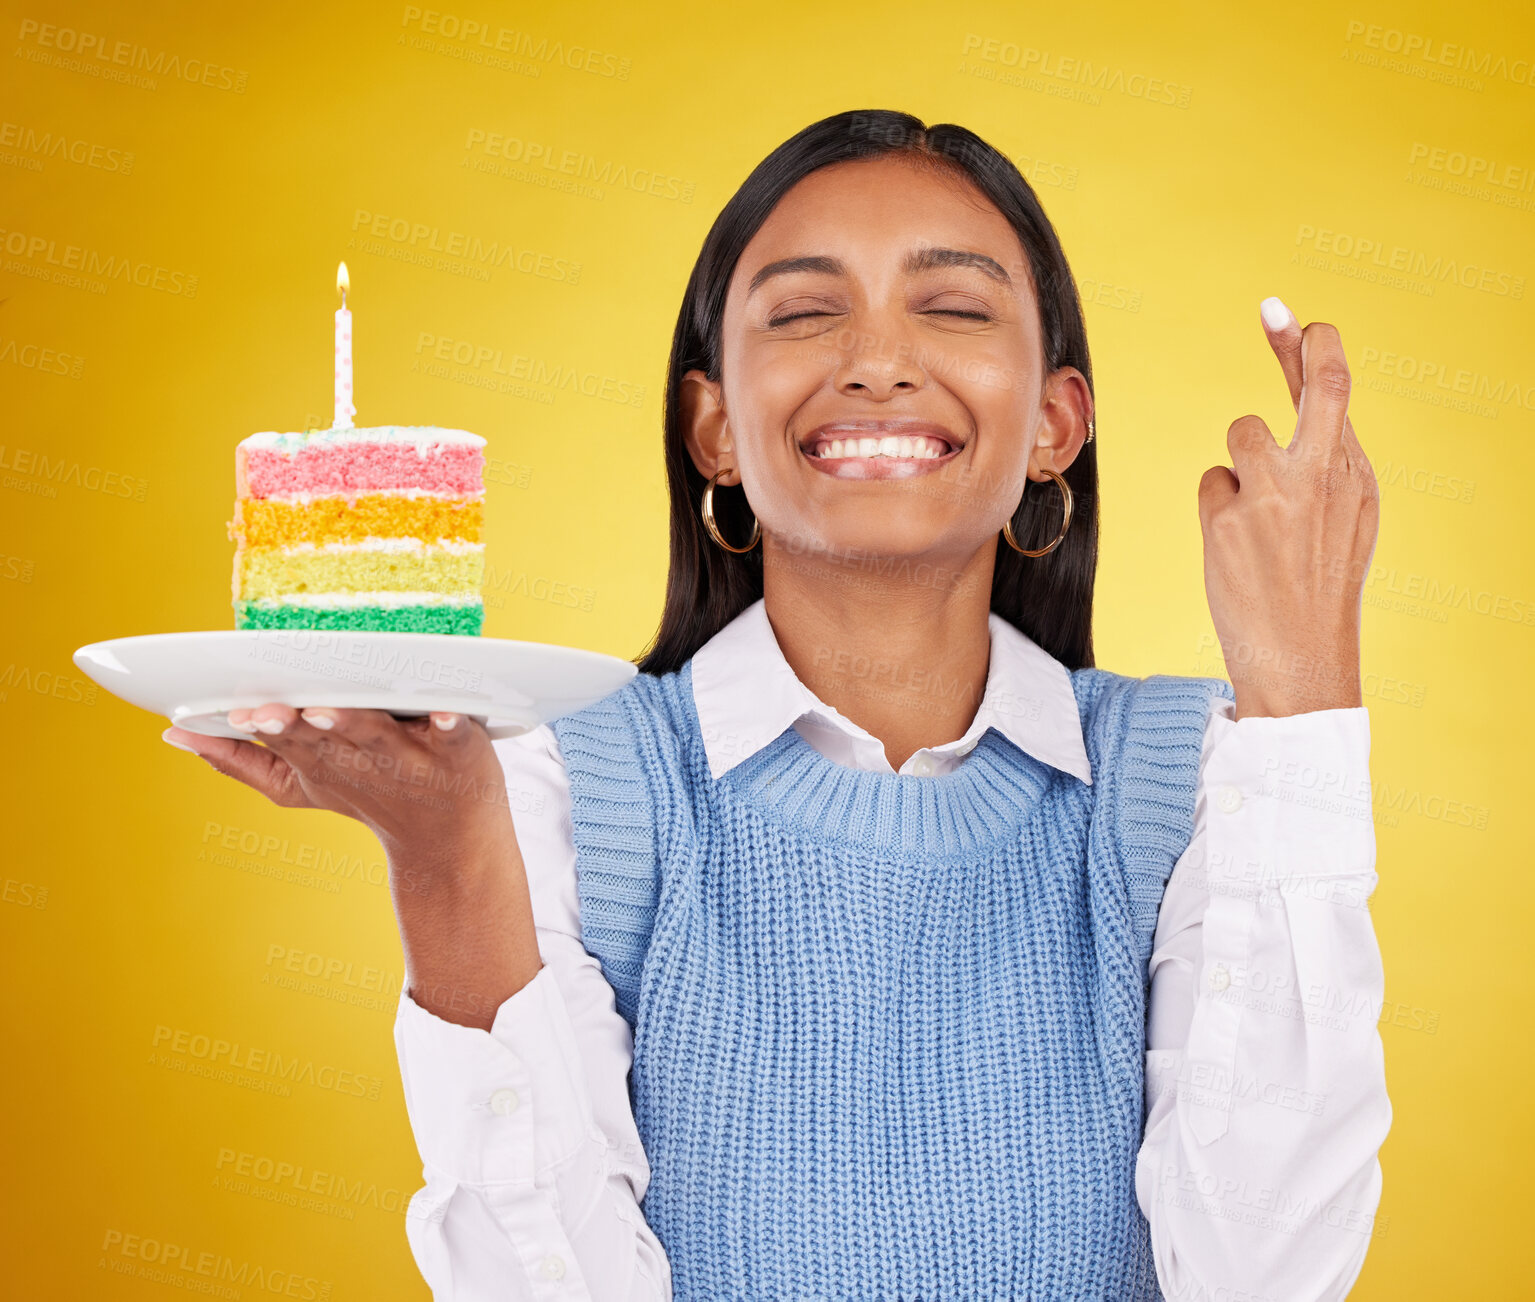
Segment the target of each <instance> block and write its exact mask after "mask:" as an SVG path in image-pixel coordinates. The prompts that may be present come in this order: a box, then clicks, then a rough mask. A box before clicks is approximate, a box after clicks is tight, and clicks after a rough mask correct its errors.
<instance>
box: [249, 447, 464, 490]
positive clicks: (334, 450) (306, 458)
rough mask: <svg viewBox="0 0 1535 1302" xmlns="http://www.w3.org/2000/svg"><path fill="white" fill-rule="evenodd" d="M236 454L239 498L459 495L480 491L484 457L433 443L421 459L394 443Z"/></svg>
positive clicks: (412, 448) (461, 449)
mask: <svg viewBox="0 0 1535 1302" xmlns="http://www.w3.org/2000/svg"><path fill="white" fill-rule="evenodd" d="M238 451H239V454H240V455H239V456H238V457H237V458H236V460H237V463H238V464H237V467H236V479H237V483H238V488H239V493H240V496H242V497H274V496H277V495H278V494H283V493H346V492H352V491H357V490H362V489H382V488H424V489H428V490H430V491H432V492H438V493H453V494H460V493H478V492H480V491H481V490H482V489H483V488H484V483H483V475H484V472H485V453H484V452H483V451H482V450H481V449H480V448H476V447H462V446H457V445H454V444H445V443H438V444H433V445H432V446H431V447H430V448H429V449H428V450H427V452H426V454H425V455H424V456H423V455H422V453H420V452H418V451H417V450H416V449H415V448H414V447H412V446H410V445H408V444H398V443H346V444H340V445H335V444H323V445H322V444H315V445H313V446H311V447H306V448H302V449H300V450H299V451H298V452H297V453H296V454H294V455H293V456H285V455H284V454H283V453H281V452H273V451H269V450H246V449H244V448H241V449H239V450H238Z"/></svg>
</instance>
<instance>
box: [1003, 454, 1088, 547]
mask: <svg viewBox="0 0 1535 1302" xmlns="http://www.w3.org/2000/svg"><path fill="white" fill-rule="evenodd" d="M1040 469H1042V470H1043V469H1044V467H1043V466H1041V467H1040ZM1045 474H1047V475H1049V476H1050V478H1051V479H1053V480H1055V482H1056V483H1057V484H1059V485H1060V486H1061V492H1062V493H1063V494H1064V495H1065V498H1066V511H1065V519H1063V520H1062V521H1061V531H1060V533H1058V534H1056V535H1055V538H1054V539H1053V540H1052V541H1051V542H1050V544H1049V546H1047V547H1041V548H1040V549H1039V550H1038V551H1029V550H1028V549H1027V548H1026V547H1020V546H1019V545H1018V539H1016V538H1015V537H1013V518H1012V516H1008V518H1007V523H1006V524H1004V525H1003V526H1002V536H1003V537H1004V538H1006V539H1007V545H1008V546H1009V547H1011V548H1012V549H1013V550H1014V551H1015V552H1018V553H1020V554H1021V555H1024V556H1043V555H1044V554H1045V553H1046V552H1048V551H1054V550H1055V548H1057V547H1058V546H1060V543H1061V539H1062V538H1064V537H1065V536H1066V530H1067V529H1069V528H1070V527H1071V487H1070V485H1068V484H1067V483H1066V481H1065V480H1064V479H1063V478H1061V476H1060V475H1058V474H1056V473H1055V471H1053V470H1045ZM1024 491H1025V492H1027V491H1028V490H1027V489H1025V490H1024ZM1019 505H1020V506H1021V505H1022V503H1021V502H1020V503H1019ZM1014 514H1016V511H1015V512H1014Z"/></svg>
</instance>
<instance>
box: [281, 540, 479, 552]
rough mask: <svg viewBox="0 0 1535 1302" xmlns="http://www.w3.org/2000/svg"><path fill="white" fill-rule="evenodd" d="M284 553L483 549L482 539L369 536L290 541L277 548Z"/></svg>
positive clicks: (469, 550) (462, 550) (460, 550)
mask: <svg viewBox="0 0 1535 1302" xmlns="http://www.w3.org/2000/svg"><path fill="white" fill-rule="evenodd" d="M279 550H280V552H281V554H282V555H284V556H312V555H314V554H315V553H317V552H322V553H324V554H326V555H330V556H336V555H342V554H345V553H347V552H412V553H414V554H415V555H417V556H419V555H421V554H423V553H424V552H429V551H431V552H449V553H451V554H452V555H454V556H467V555H471V554H472V553H474V552H483V551H484V550H485V544H484V543H482V542H465V541H464V540H463V539H461V538H444V539H441V540H439V541H437V542H430V543H429V542H424V541H422V540H421V539H420V538H376V537H372V536H369V537H367V538H364V539H363V540H362V541H361V542H328V543H312V542H301V543H291V544H289V545H288V546H286V547H282V548H280V549H279Z"/></svg>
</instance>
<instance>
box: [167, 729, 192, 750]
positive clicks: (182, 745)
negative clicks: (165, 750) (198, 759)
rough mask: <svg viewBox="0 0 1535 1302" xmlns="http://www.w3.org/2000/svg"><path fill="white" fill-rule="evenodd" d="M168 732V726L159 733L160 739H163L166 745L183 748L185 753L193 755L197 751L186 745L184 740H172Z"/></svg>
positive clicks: (178, 748)
mask: <svg viewBox="0 0 1535 1302" xmlns="http://www.w3.org/2000/svg"><path fill="white" fill-rule="evenodd" d="M170 732H171V730H170V729H169V728H167V729H166V730H165V731H164V732H162V733H161V734H160V740H161V741H163V742H164V743H165V744H166V745H167V746H174V747H175V748H176V749H177V750H184V751H186V753H187V754H188V755H195V754H197V752H196V751H195V750H193V749H192V748H191V747H190V746H188V745H187V744H186V743H185V742H180V741H175V740H173V739H172V737H171V735H170Z"/></svg>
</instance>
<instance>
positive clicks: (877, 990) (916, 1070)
mask: <svg viewBox="0 0 1535 1302" xmlns="http://www.w3.org/2000/svg"><path fill="white" fill-rule="evenodd" d="M691 670H692V666H691V662H690V663H689V664H686V665H684V666H683V667H682V668H681V669H680V670H678V671H677V672H676V673H672V674H667V675H664V676H661V677H657V676H653V675H647V674H640V675H637V676H636V677H635V678H633V679H632V680H630V682H629V683H628V684H627V685H626V686H625V687H623V688H622V689H620V690H619V691H617V692H615V693H613V694H612V695H611V696H609V697H607V698H606V699H604V700H603V701H600V702H598V703H597V704H595V705H592V706H589V707H587V708H586V709H584V710H580V711H577V712H574V713H571V714H568V715H564V716H561V717H560V718H559V719H557V720H555V721H554V722H553V728H554V732H555V735H556V738H557V739H558V741H559V744H560V748H561V751H562V753H563V755H564V758H565V764H566V769H567V772H568V774H569V777H570V787H571V802H572V823H573V827H574V833H575V845H576V853H577V883H578V894H579V898H580V905H581V926H582V936H583V942H584V944H585V946H586V948H587V950H588V951H589V952H590V953H592V954H593V955H595V956H596V957H597V958H598V960H599V961H600V962H601V965H602V970H603V972H604V974H605V975H606V977H607V979H608V980H609V981H610V982H611V983H612V985H613V987H614V990H615V992H616V998H617V1006H618V1009H619V1011H620V1012H621V1013H622V1014H623V1016H624V1017H625V1018H626V1019H627V1020H628V1021H629V1023H630V1025H631V1027H632V1028H633V1030H634V1065H633V1071H632V1073H631V1076H630V1093H631V1099H632V1101H633V1104H634V1110H635V1119H636V1121H637V1123H638V1127H639V1133H640V1138H641V1141H642V1142H643V1144H644V1146H645V1152H646V1156H647V1157H648V1159H649V1161H650V1166H651V1182H650V1187H649V1190H648V1192H647V1194H646V1197H645V1200H644V1203H643V1211H644V1213H645V1217H646V1220H647V1221H648V1222H649V1224H650V1226H651V1227H652V1229H654V1231H655V1232H656V1235H657V1237H658V1238H659V1239H660V1240H661V1243H662V1245H663V1247H664V1248H665V1249H666V1252H667V1256H668V1258H669V1260H670V1262H671V1267H672V1279H673V1287H674V1295H675V1297H676V1298H677V1299H678V1302H704V1300H707V1302H723V1300H724V1299H734V1298H741V1299H753V1300H754V1302H755V1300H756V1299H779V1300H782V1302H789V1300H793V1302H810V1300H811V1299H815V1300H816V1302H823V1300H824V1302H830V1300H832V1299H836V1300H837V1302H841V1300H842V1299H848V1300H850V1302H852V1300H855V1299H856V1300H857V1302H873V1300H875V1299H879V1300H881V1302H883V1300H886V1299H889V1300H891V1302H895V1300H898V1299H913V1300H915V1299H925V1300H933V1299H964V1300H965V1302H977V1300H979V1299H989V1298H1030V1299H1038V1300H1039V1302H1066V1300H1067V1299H1103V1300H1104V1302H1138V1300H1140V1299H1160V1297H1161V1294H1160V1291H1159V1289H1158V1287H1157V1282H1156V1273H1155V1268H1154V1264H1153V1261H1152V1256H1151V1247H1150V1235H1149V1227H1148V1225H1147V1223H1146V1220H1145V1218H1144V1217H1143V1216H1142V1214H1141V1211H1140V1209H1139V1207H1138V1205H1137V1204H1136V1200H1135V1188H1134V1169H1135V1157H1136V1152H1137V1149H1138V1148H1139V1144H1140V1139H1141V1135H1142V1127H1143V1091H1144V1081H1145V1059H1144V1053H1145V1025H1146V1000H1147V993H1148V975H1147V964H1148V960H1149V958H1150V953H1151V945H1152V939H1153V936H1154V934H1155V929H1156V919H1157V910H1158V908H1159V905H1160V902H1161V898H1162V893H1163V890H1164V888H1165V886H1166V883H1167V877H1168V874H1169V873H1170V872H1171V870H1172V867H1173V865H1174V864H1175V863H1176V861H1177V859H1178V856H1179V855H1180V854H1181V853H1182V852H1183V850H1184V849H1185V848H1186V847H1187V845H1188V842H1189V838H1190V836H1191V835H1192V831H1193V811H1194V797H1195V788H1196V783H1197V779H1198V772H1199V756H1200V745H1201V739H1202V737H1203V732H1204V725H1205V719H1206V714H1207V708H1208V704H1209V700H1210V697H1211V695H1212V693H1216V694H1221V695H1224V696H1226V697H1227V698H1228V699H1229V698H1230V697H1231V687H1230V685H1229V684H1227V683H1226V682H1224V680H1221V679H1214V678H1183V677H1172V676H1166V675H1156V676H1153V677H1151V678H1148V679H1136V678H1128V677H1124V676H1121V675H1118V674H1112V673H1109V672H1107V671H1105V670H1099V669H1082V670H1077V671H1074V672H1073V673H1072V674H1071V680H1072V687H1073V690H1074V692H1075V694H1076V698H1077V704H1078V707H1079V710H1080V713H1081V718H1082V722H1083V733H1084V738H1085V740H1086V744H1087V753H1088V757H1089V759H1090V761H1091V763H1092V770H1093V784H1092V785H1091V786H1088V785H1087V784H1086V783H1083V782H1081V781H1080V780H1079V779H1077V778H1075V777H1073V776H1071V775H1070V774H1067V773H1063V772H1061V771H1060V770H1058V769H1054V768H1051V767H1050V766H1048V765H1046V764H1043V763H1041V762H1040V761H1038V760H1036V759H1034V758H1033V757H1032V756H1030V755H1028V754H1026V753H1025V752H1023V751H1022V750H1020V749H1018V747H1016V746H1014V745H1013V744H1012V743H1011V742H1010V741H1008V740H1007V739H1006V738H1005V737H1003V736H1002V735H1001V734H1000V733H998V732H997V731H995V730H994V729H991V730H988V731H987V732H986V733H985V734H983V736H982V738H981V740H980V742H979V743H978V744H977V745H976V747H975V749H974V750H973V751H971V752H970V754H969V755H968V756H967V757H966V758H965V760H964V762H963V763H962V764H961V765H960V766H959V768H958V769H956V770H954V771H953V772H952V773H949V774H946V775H943V776H941V777H926V778H924V777H914V776H909V775H900V774H893V773H876V772H867V771H860V770H855V769H851V768H847V767H844V766H841V765H838V764H836V763H835V762H833V761H831V760H829V759H827V758H825V757H824V756H822V755H821V754H820V753H819V752H817V751H816V750H815V748H814V747H813V746H811V745H810V743H809V742H807V741H805V740H804V738H802V737H801V736H800V735H799V733H798V732H796V731H795V730H794V729H792V728H790V729H788V730H786V731H785V732H784V733H782V734H781V735H780V736H779V737H778V738H776V739H775V740H774V741H772V742H770V743H769V744H768V745H767V746H765V747H764V748H763V749H761V750H759V751H758V752H757V753H756V754H754V755H753V756H751V757H750V758H749V759H747V760H745V761H744V762H742V763H741V764H739V765H738V766H736V767H735V768H733V769H731V770H730V771H729V772H727V773H725V774H723V775H721V777H720V778H719V779H718V780H715V779H713V778H712V777H711V776H710V774H709V768H708V761H707V757H706V756H705V753H704V747H703V740H702V737H701V734H700V730H699V723H698V717H697V714H696V712H695V710H694V705H693V694H692V679H691Z"/></svg>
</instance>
